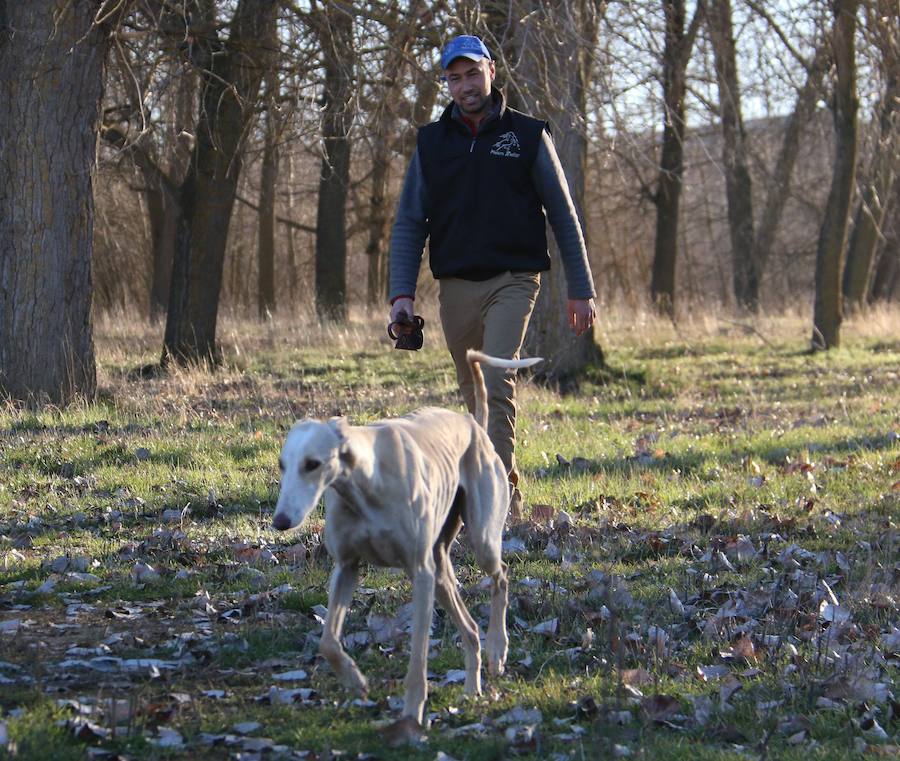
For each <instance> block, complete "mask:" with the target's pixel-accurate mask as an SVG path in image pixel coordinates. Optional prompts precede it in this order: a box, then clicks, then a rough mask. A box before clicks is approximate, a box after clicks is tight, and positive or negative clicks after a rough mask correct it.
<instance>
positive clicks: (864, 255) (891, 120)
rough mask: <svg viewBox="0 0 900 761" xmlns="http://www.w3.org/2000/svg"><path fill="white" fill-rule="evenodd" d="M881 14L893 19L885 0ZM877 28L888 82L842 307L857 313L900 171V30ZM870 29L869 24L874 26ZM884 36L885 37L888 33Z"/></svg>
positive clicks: (864, 299)
mask: <svg viewBox="0 0 900 761" xmlns="http://www.w3.org/2000/svg"><path fill="white" fill-rule="evenodd" d="M878 5H879V8H878V11H879V13H878V15H879V16H881V15H882V12H883V15H884V18H885V19H889V18H890V15H889V10H890V9H889V7H888V6H889V5H890V3H889V2H887V0H881V1H880V2H879V3H878ZM870 20H871V21H873V22H874V24H875V29H876V30H879V29H880V30H881V32H882V33H881V34H878V33H877V31H876V35H875V36H876V41H877V42H876V44H877V47H878V49H879V50H880V52H881V70H882V76H883V77H884V81H885V86H884V93H883V95H882V98H881V103H880V108H879V118H878V122H879V134H878V141H877V143H876V144H875V148H874V150H873V152H872V159H871V164H870V166H869V172H868V179H869V181H868V182H867V183H866V185H865V186H864V188H863V191H862V196H861V197H860V199H859V201H858V203H857V206H856V213H855V214H854V221H853V230H852V232H851V233H850V243H849V245H848V247H847V267H846V269H845V270H844V304H845V306H846V307H847V308H848V309H859V308H860V307H861V306H863V305H864V304H865V303H866V302H867V300H868V296H869V291H870V289H871V284H872V275H873V274H874V269H875V267H874V265H875V252H876V250H877V248H878V243H879V239H880V238H881V235H882V225H883V224H884V218H885V213H886V212H887V208H888V203H889V202H890V200H891V186H892V185H893V183H894V177H895V176H896V173H897V170H898V166H900V165H898V157H897V152H898V149H900V136H898V132H900V130H898V110H897V104H898V102H900V39H898V33H900V25H898V23H897V20H896V17H894V24H893V30H894V33H893V34H891V33H890V27H888V29H887V30H885V29H884V27H885V26H888V25H887V23H885V22H884V21H880V20H879V19H874V20H872V19H870ZM870 25H871V24H870ZM885 32H886V33H885Z"/></svg>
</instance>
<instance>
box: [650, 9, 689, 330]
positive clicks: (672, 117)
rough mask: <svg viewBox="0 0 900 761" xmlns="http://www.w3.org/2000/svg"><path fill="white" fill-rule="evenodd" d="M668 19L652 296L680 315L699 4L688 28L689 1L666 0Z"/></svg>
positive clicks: (669, 311)
mask: <svg viewBox="0 0 900 761" xmlns="http://www.w3.org/2000/svg"><path fill="white" fill-rule="evenodd" d="M663 12H664V13H665V18H666V39H665V50H664V52H663V61H662V77H663V108H664V109H665V113H664V122H663V138H662V149H661V152H660V161H659V179H658V180H657V186H656V193H655V195H654V199H653V200H654V203H655V204H656V238H655V242H654V247H653V270H652V275H651V280H650V298H651V300H652V302H653V304H654V306H655V307H656V308H657V309H658V310H659V312H660V313H661V314H665V315H667V316H669V317H674V316H675V265H676V261H677V258H678V219H679V206H680V204H681V188H682V178H683V175H684V135H685V123H684V99H685V95H686V94H687V83H686V76H685V72H686V70H687V64H688V59H689V58H690V55H691V49H692V48H693V45H694V37H695V36H696V30H697V24H698V22H699V18H700V16H699V7H698V11H697V13H696V15H695V16H694V19H693V21H691V24H690V27H689V29H688V31H687V32H685V18H686V15H685V3H684V0H663Z"/></svg>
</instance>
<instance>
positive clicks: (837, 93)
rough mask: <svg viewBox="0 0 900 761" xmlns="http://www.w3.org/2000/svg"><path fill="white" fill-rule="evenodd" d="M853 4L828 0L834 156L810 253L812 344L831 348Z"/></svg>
mask: <svg viewBox="0 0 900 761" xmlns="http://www.w3.org/2000/svg"><path fill="white" fill-rule="evenodd" d="M858 8H859V0H834V2H833V9H834V27H833V29H832V38H831V39H832V49H833V51H834V62H835V69H836V76H835V83H834V127H835V157H834V168H833V172H832V178H831V189H830V191H829V193H828V202H827V204H826V207H825V216H824V219H823V221H822V226H821V228H820V230H819V243H818V246H817V249H816V279H815V283H816V296H815V306H814V310H813V335H812V346H813V348H814V349H831V348H834V347H837V346H839V345H840V340H841V334H840V330H841V322H842V320H843V305H842V299H841V275H842V271H843V264H844V247H845V246H846V242H847V227H848V223H849V216H850V203H851V200H852V196H853V187H854V183H855V180H856V153H857V139H856V132H857V124H856V119H857V111H858V110H859V100H858V96H857V93H856V40H855V37H856V14H857V10H858Z"/></svg>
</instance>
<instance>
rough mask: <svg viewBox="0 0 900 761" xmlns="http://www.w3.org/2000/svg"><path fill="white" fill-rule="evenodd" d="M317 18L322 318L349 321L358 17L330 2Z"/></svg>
mask: <svg viewBox="0 0 900 761" xmlns="http://www.w3.org/2000/svg"><path fill="white" fill-rule="evenodd" d="M315 15H316V18H317V23H316V30H317V32H318V35H319V39H320V43H321V49H322V58H323V64H324V68H325V83H324V92H323V96H322V97H323V101H324V104H323V108H322V148H323V155H322V169H321V173H320V175H319V201H318V209H317V212H316V314H317V315H318V316H319V318H320V319H324V320H335V321H337V322H343V321H344V320H346V319H347V192H348V189H349V185H350V141H349V139H348V133H349V130H350V124H351V122H352V118H351V114H350V112H349V109H350V107H351V102H352V97H353V71H352V65H353V57H352V55H353V54H352V49H353V17H352V16H351V15H350V14H349V13H348V12H347V11H346V10H345V9H343V8H341V7H338V6H337V5H336V4H334V5H332V4H330V3H327V4H325V5H324V6H323V10H321V11H318V12H316V14H315Z"/></svg>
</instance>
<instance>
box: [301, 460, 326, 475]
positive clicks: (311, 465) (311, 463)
mask: <svg viewBox="0 0 900 761" xmlns="http://www.w3.org/2000/svg"><path fill="white" fill-rule="evenodd" d="M321 464H322V463H321V461H320V460H313V459H311V458H310V459H309V460H306V461H305V462H304V463H303V470H304V471H305V472H307V473H312V472H313V471H314V470H315V469H316V468H318V467H319V466H320V465H321Z"/></svg>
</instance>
